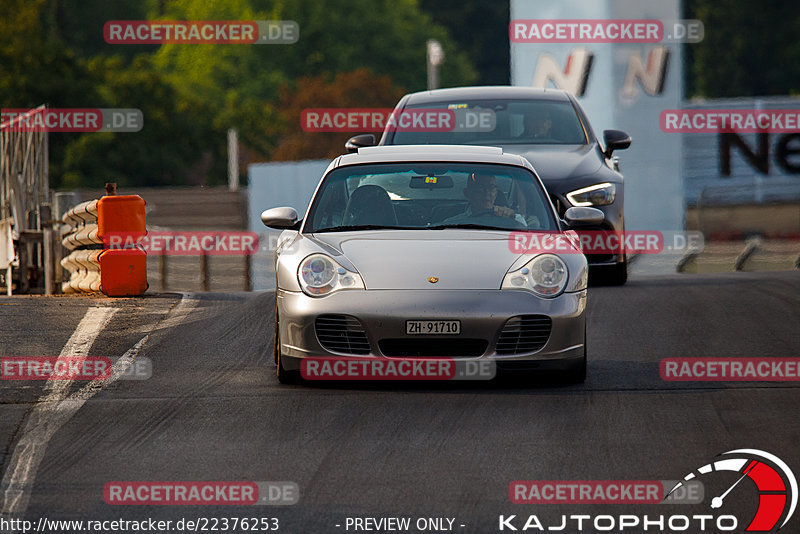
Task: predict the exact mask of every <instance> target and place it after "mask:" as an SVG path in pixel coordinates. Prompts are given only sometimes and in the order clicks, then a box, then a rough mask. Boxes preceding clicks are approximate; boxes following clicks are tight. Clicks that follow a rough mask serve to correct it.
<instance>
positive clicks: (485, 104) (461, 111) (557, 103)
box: [387, 100, 586, 145]
mask: <svg viewBox="0 0 800 534" xmlns="http://www.w3.org/2000/svg"><path fill="white" fill-rule="evenodd" d="M412 109H447V110H452V111H453V112H454V113H455V114H456V116H457V120H456V122H455V124H454V128H453V130H452V131H446V132H444V131H441V130H438V131H437V130H435V129H422V130H420V129H411V128H407V129H402V128H398V130H397V131H395V132H388V143H387V144H390V145H430V144H435V145H440V144H441V145H583V144H586V133H585V132H584V129H583V125H582V123H581V121H580V119H579V117H578V113H577V111H576V110H575V108H574V107H573V106H572V103H570V102H568V101H561V100H470V101H466V102H463V101H457V102H456V101H454V102H434V103H425V104H416V105H409V106H406V107H405V108H404V111H405V110H412ZM486 113H489V114H490V115H493V117H492V120H491V121H485V122H483V123H480V122H479V119H478V118H476V117H480V116H483V115H485V114H486ZM468 123H474V124H473V125H472V127H466V126H468ZM480 124H485V125H486V126H485V127H481V126H480ZM475 125H477V126H475Z"/></svg>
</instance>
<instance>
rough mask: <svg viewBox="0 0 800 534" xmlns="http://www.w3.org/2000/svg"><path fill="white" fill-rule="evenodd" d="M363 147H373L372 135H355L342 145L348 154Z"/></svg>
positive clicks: (373, 138) (373, 137)
mask: <svg viewBox="0 0 800 534" xmlns="http://www.w3.org/2000/svg"><path fill="white" fill-rule="evenodd" d="M365 146H375V136H374V135H373V134H361V135H355V136H353V137H351V138H350V139H348V140H347V142H346V143H345V144H344V147H345V148H346V149H347V151H348V152H358V149H359V148H362V147H365Z"/></svg>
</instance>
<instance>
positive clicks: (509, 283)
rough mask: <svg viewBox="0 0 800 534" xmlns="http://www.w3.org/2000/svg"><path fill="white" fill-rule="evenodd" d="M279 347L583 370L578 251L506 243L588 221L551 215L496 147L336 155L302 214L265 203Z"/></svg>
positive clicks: (293, 360) (589, 215)
mask: <svg viewBox="0 0 800 534" xmlns="http://www.w3.org/2000/svg"><path fill="white" fill-rule="evenodd" d="M261 220H262V222H263V223H264V224H265V225H266V226H268V227H271V228H275V229H283V230H284V232H283V233H282V234H281V236H280V238H279V241H278V243H279V244H278V250H277V252H276V260H275V274H276V297H277V298H276V312H275V361H276V363H277V367H278V378H279V380H280V381H281V382H293V381H295V380H297V378H298V375H299V369H300V367H301V362H302V360H303V359H304V358H309V357H313V358H316V357H339V358H358V359H364V358H377V359H387V358H405V359H407V358H424V357H449V358H453V359H456V360H492V361H493V362H494V363H495V364H496V368H497V369H498V370H499V371H502V370H505V369H519V370H538V369H550V368H555V369H556V370H560V371H563V372H564V373H566V374H567V376H568V377H569V378H570V379H571V380H573V381H583V380H584V379H585V376H586V318H585V310H586V281H587V262H586V257H585V256H584V255H583V254H582V253H580V250H579V248H577V247H575V248H574V249H571V250H565V251H562V252H549V251H542V250H540V249H536V250H531V249H529V248H526V249H523V250H520V249H518V248H516V247H515V246H513V245H514V243H515V242H516V240H518V239H519V237H520V236H523V240H524V236H526V235H538V234H545V235H551V234H556V235H559V234H565V233H570V232H569V228H570V227H578V226H583V225H586V226H589V225H597V224H599V223H600V222H602V220H603V213H602V212H601V211H600V210H597V209H594V208H588V207H574V208H570V209H569V210H567V211H566V213H565V214H564V220H561V219H559V217H558V214H557V213H556V211H555V209H554V207H553V205H552V204H551V202H550V199H549V198H548V195H547V193H546V192H545V188H544V186H543V185H542V182H541V180H540V179H539V177H538V176H537V174H536V171H535V170H534V168H533V166H532V165H531V164H530V162H528V160H526V159H525V158H524V157H521V156H519V155H512V154H504V153H503V150H502V149H501V148H495V147H476V146H449V145H447V146H446V145H438V146H436V145H427V146H421V145H419V146H389V147H368V148H361V149H359V150H358V152H357V153H355V154H347V155H343V156H340V157H338V158H337V159H335V160H334V161H333V162H332V163H331V164H330V166H329V167H328V169H327V170H326V172H325V174H324V176H323V177H322V179H321V180H320V183H319V185H318V186H317V190H316V192H315V193H314V197H313V199H312V201H311V203H310V205H309V207H308V211H307V212H306V214H305V217H303V218H302V219H300V217H299V215H298V213H297V212H296V211H295V210H294V209H293V208H286V207H283V208H273V209H269V210H266V211H265V212H263V213H262V214H261Z"/></svg>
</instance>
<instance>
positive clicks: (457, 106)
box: [447, 104, 468, 109]
mask: <svg viewBox="0 0 800 534" xmlns="http://www.w3.org/2000/svg"><path fill="white" fill-rule="evenodd" d="M467 107H468V105H467V104H447V109H467Z"/></svg>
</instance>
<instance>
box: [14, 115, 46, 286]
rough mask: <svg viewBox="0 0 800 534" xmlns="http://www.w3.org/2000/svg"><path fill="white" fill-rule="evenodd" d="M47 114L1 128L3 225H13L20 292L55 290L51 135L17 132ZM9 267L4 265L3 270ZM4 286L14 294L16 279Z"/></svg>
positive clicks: (21, 116) (35, 132) (41, 132)
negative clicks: (13, 284) (10, 223)
mask: <svg viewBox="0 0 800 534" xmlns="http://www.w3.org/2000/svg"><path fill="white" fill-rule="evenodd" d="M46 110H47V108H46V107H45V106H40V107H38V108H36V109H33V110H31V111H30V112H28V113H26V114H24V115H20V116H17V117H15V118H14V119H12V120H10V121H8V122H5V123H2V124H0V220H4V219H6V220H7V219H11V221H12V242H13V245H14V250H15V255H16V256H17V261H15V262H14V263H15V267H16V271H17V273H16V276H15V277H14V278H16V285H17V291H18V292H20V293H30V292H34V291H37V290H38V291H42V290H43V291H44V293H46V294H51V293H53V292H54V290H55V277H54V270H55V256H54V254H53V239H52V224H53V221H52V217H51V210H50V184H49V167H48V150H49V145H48V134H47V132H46V131H44V130H42V131H22V130H23V129H21V128H15V127H14V126H15V125H16V124H17V123H19V122H20V121H27V120H29V118H30V117H31V116H33V115H36V114H38V113H44V112H46ZM2 240H3V241H4V239H2ZM6 267H7V266H6V265H0V270H2V271H5V270H6ZM5 277H6V278H9V277H8V275H7V274H5ZM6 284H7V287H8V292H9V293H10V292H11V285H12V280H11V279H8V280H6Z"/></svg>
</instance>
